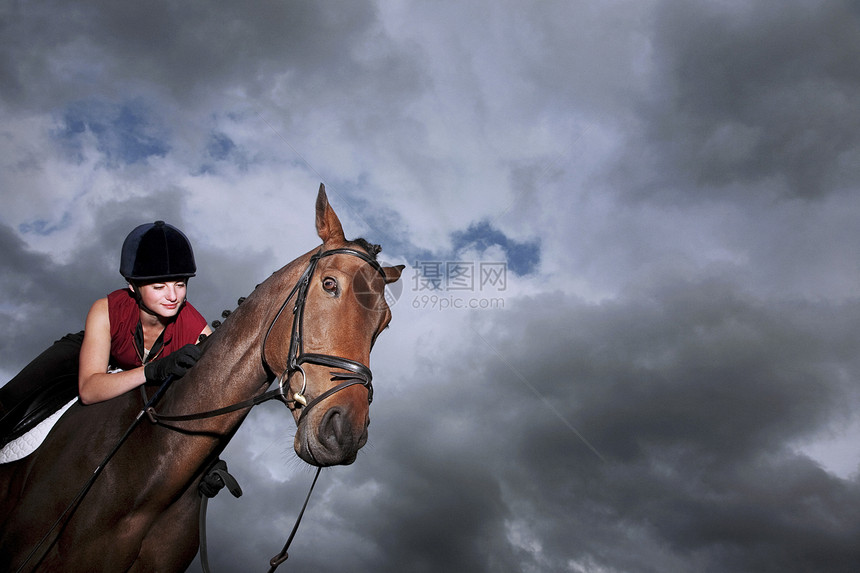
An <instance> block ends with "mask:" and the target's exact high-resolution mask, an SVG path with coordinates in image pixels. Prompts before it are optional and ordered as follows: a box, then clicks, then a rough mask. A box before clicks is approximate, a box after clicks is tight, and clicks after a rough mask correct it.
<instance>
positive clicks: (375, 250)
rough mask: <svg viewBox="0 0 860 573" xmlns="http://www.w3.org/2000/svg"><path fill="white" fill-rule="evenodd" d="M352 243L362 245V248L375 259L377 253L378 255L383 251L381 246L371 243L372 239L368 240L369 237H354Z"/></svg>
mask: <svg viewBox="0 0 860 573" xmlns="http://www.w3.org/2000/svg"><path fill="white" fill-rule="evenodd" d="M350 243H354V244H356V245H358V246H359V247H361V248H362V249H364V250H365V251H367V254H368V255H370V256H371V257H372V258H373V260H374V261H375V260H376V255H378V254H379V253H380V252H382V247H381V246H379V245H375V244H373V243H371V242H370V241H368V240H367V239H364V238H362V237H359V238H357V239H353V240H352V241H350Z"/></svg>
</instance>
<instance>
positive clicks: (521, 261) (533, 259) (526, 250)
mask: <svg viewBox="0 0 860 573" xmlns="http://www.w3.org/2000/svg"><path fill="white" fill-rule="evenodd" d="M451 241H452V244H453V247H454V252H455V253H456V252H461V251H465V250H470V249H471V250H475V251H477V252H479V253H482V252H484V251H486V250H487V249H489V248H491V247H494V246H496V247H498V248H500V249H501V250H502V252H503V253H505V257H506V258H507V261H506V262H507V267H508V269H509V270H511V271H512V272H514V273H516V274H518V275H520V276H522V275H527V274H529V273H531V272H533V271H534V270H535V269H536V268H537V265H538V263H540V241H538V240H534V241H522V242H521V241H515V240H513V239H511V238H510V237H508V236H507V235H505V234H504V233H503V232H502V231H500V230H499V229H497V228H495V227H494V226H493V225H492V224H490V223H489V222H488V221H479V222H477V223H472V224H471V225H469V228H468V229H466V230H465V231H455V232H454V233H452V234H451Z"/></svg>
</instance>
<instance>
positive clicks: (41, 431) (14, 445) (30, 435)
mask: <svg viewBox="0 0 860 573" xmlns="http://www.w3.org/2000/svg"><path fill="white" fill-rule="evenodd" d="M77 401H78V399H77V397H75V398H74V399H73V400H69V403H68V404H66V405H65V406H63V407H62V408H60V409H59V410H57V411H56V412H55V413H54V414H52V415H51V416H50V417H48V418H45V419H44V420H42V421H41V422H39V425H37V426H36V427H34V428H33V429H32V430H30V431H29V432H27V433H26V434H24V435H23V436H19V437H17V438H15V439H14V440H12V441H11V442H9V443H8V444H6V445H5V446H3V449H0V464H5V463H8V462H14V461H15V460H20V459H21V458H23V457H25V456H28V455H30V454H32V453H33V452H34V451H36V448H38V447H39V446H40V445H41V444H42V442H44V441H45V437H46V436H47V435H48V432H50V431H51V428H53V427H54V424H56V423H57V420H59V419H60V416H62V415H63V413H64V412H65V411H66V410H68V409H69V407H70V406H71V405H72V404H74V403H75V402H77Z"/></svg>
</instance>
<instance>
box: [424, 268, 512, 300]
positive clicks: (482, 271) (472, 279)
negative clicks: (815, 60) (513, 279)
mask: <svg viewBox="0 0 860 573" xmlns="http://www.w3.org/2000/svg"><path fill="white" fill-rule="evenodd" d="M507 281H508V267H507V263H506V262H495V261H489V262H488V261H416V262H415V265H414V266H413V267H412V277H411V287H412V301H411V304H412V308H416V309H429V310H440V311H441V310H449V309H451V310H460V309H464V310H487V309H501V308H504V307H505V299H504V298H503V297H502V296H500V293H503V292H505V291H506V290H507V288H508V282H507ZM470 293H471V294H470ZM494 295H495V296H494Z"/></svg>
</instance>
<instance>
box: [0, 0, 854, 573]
mask: <svg viewBox="0 0 860 573" xmlns="http://www.w3.org/2000/svg"><path fill="white" fill-rule="evenodd" d="M0 29H2V33H0V193H2V203H3V206H2V209H0V268H2V273H0V292H2V297H0V325H2V329H0V375H2V376H0V379H2V380H3V381H5V380H7V379H8V378H10V377H11V376H13V375H14V374H15V373H16V372H17V371H18V369H20V368H21V367H22V366H23V365H24V364H26V362H27V361H29V360H30V359H31V358H32V357H34V356H36V355H37V354H38V353H39V352H40V351H41V350H42V349H44V348H45V347H46V346H47V345H48V344H50V343H51V342H52V341H53V340H55V339H56V338H59V337H60V336H61V335H63V334H65V333H66V332H70V331H77V330H80V329H81V328H82V327H83V320H84V317H85V315H86V312H87V309H88V308H89V306H90V304H92V302H93V300H95V299H96V298H99V297H101V296H104V295H105V294H106V293H107V292H109V291H111V290H114V289H115V288H120V287H122V286H123V282H122V279H121V277H120V276H119V274H118V272H117V269H118V265H119V261H118V259H119V248H120V245H121V242H122V240H123V238H124V237H125V235H126V234H127V233H128V231H130V230H131V229H132V228H133V227H134V226H136V225H138V224H140V223H143V222H151V221H153V220H155V219H164V220H166V221H167V222H169V223H172V224H174V225H176V226H178V227H179V228H181V229H182V230H183V231H185V232H186V234H187V235H188V236H189V237H190V238H191V240H192V242H193V244H194V247H195V252H196V254H197V260H198V267H199V271H198V276H197V277H196V278H195V279H193V280H192V281H191V283H190V296H189V298H190V300H191V301H192V302H193V303H194V304H195V306H197V307H198V308H199V309H200V310H201V311H202V312H203V313H204V315H205V316H206V317H207V318H208V319H209V320H214V319H218V318H220V314H221V311H222V310H223V309H227V308H233V307H234V306H235V304H236V299H237V298H238V297H240V296H244V295H246V294H248V293H249V292H250V291H251V290H252V289H253V288H254V286H255V285H256V284H257V283H259V282H261V281H262V280H263V279H265V278H266V277H267V276H268V275H269V274H270V273H271V272H273V271H274V270H276V269H278V268H279V267H281V266H283V265H284V264H286V263H287V262H289V261H290V260H292V259H293V258H295V257H296V256H298V255H299V254H301V253H304V252H306V251H308V250H310V249H311V248H313V247H314V246H315V245H316V244H317V242H318V241H317V239H316V236H315V231H314V226H313V209H314V198H315V195H316V191H317V187H318V186H319V183H320V182H324V183H325V184H326V187H327V189H328V192H329V199H330V201H331V203H332V205H333V206H334V208H335V210H336V211H337V212H338V214H339V215H340V218H341V220H342V222H343V224H344V228H345V231H346V233H347V236H350V237H357V236H363V237H366V238H367V239H369V240H370V241H372V242H375V243H380V244H382V246H383V253H382V255H381V256H382V258H383V259H384V260H385V261H386V262H388V263H390V264H405V265H407V269H406V271H404V274H403V280H402V282H401V283H400V284H399V288H397V289H395V290H394V291H392V293H391V296H392V300H394V299H396V302H394V304H393V305H392V310H393V313H394V319H393V321H392V324H391V328H390V330H389V331H387V332H385V333H384V334H383V335H382V336H381V337H380V338H379V340H378V342H377V345H376V347H375V349H374V352H373V356H372V367H373V371H374V384H375V388H376V393H375V396H374V402H373V406H372V409H371V418H372V424H371V426H370V441H369V443H368V445H367V446H366V447H365V448H364V449H363V450H362V452H361V453H360V455H359V457H358V460H357V461H356V462H355V464H353V465H351V466H348V467H338V468H330V469H326V470H324V471H323V472H322V474H321V477H320V482H319V484H318V486H317V491H316V492H315V494H314V497H313V498H312V500H311V502H310V506H309V509H308V511H307V514H306V516H305V520H304V522H303V525H302V527H301V529H300V530H299V533H298V535H297V537H296V540H295V541H294V542H293V546H292V549H291V551H290V555H291V556H290V559H289V561H288V562H287V563H286V565H285V566H284V567H285V568H286V569H288V570H296V571H302V570H314V571H368V572H370V571H373V572H379V573H389V572H390V573H400V572H403V571H410V572H429V571H456V572H488V573H496V572H544V571H552V572H555V571H570V572H575V573H597V572H601V573H605V572H611V573H615V572H627V571H635V572H640V571H641V572H664V571H703V572H723V571H726V572H728V571H731V572H768V571H779V572H785V571H832V572H838V571H857V570H860V549H858V544H857V539H858V538H860V518H858V516H860V482H858V479H860V477H858V476H859V475H860V474H858V471H860V452H858V446H857V444H858V440H860V414H858V406H860V391H858V390H860V384H858V381H859V380H860V358H858V353H857V349H858V348H860V288H858V285H860V256H858V249H857V245H858V244H860V225H858V223H857V222H858V220H860V195H859V194H858V190H860V189H858V185H860V113H858V110H860V9H858V5H857V4H856V3H855V2H850V1H848V0H845V1H838V0H812V1H809V0H786V1H783V2H771V3H765V2H743V1H731V0H725V1H722V0H721V1H712V2H687V1H682V0H644V1H638V0H637V1H624V0H610V1H606V2H596V1H566V2H564V1H550V0H547V1H541V2H537V1H532V2H521V1H511V0H494V1H492V2H489V1H483V0H478V1H459V2H449V1H441V2H420V1H403V2H372V1H364V0H358V1H350V2H346V1H344V2H307V1H274V0H268V1H260V2H256V1H251V2H241V3H239V2H229V1H224V0H219V1H209V2H163V1H154V2H138V3H133V2H114V1H101V2H95V1H94V2H76V1H63V2H49V1H16V0H7V1H6V2H4V3H3V4H2V7H0ZM294 431H295V430H294V424H293V422H292V421H291V420H290V419H289V418H288V417H287V415H286V412H285V410H284V409H283V406H280V405H277V404H266V405H263V406H260V407H259V408H257V409H256V410H255V411H254V412H252V414H251V415H250V416H249V417H248V419H247V420H246V422H245V424H244V425H243V426H242V428H241V429H240V431H239V432H238V433H237V435H236V436H235V438H234V440H233V442H232V443H231V444H230V446H229V447H228V448H227V450H226V452H225V454H224V456H223V458H224V459H225V460H226V461H227V463H228V465H229V467H230V470H231V472H232V473H233V474H234V475H235V476H236V477H237V479H238V480H239V482H240V484H241V486H242V487H243V489H244V492H245V494H244V495H243V497H242V498H240V499H238V500H236V499H233V498H232V497H230V496H229V494H227V493H226V492H223V493H222V494H221V495H219V496H218V497H217V498H215V499H214V500H212V502H211V503H210V523H209V533H210V548H211V556H210V560H211V563H212V566H213V568H214V570H215V571H222V572H223V571H237V572H238V571H246V570H249V569H252V570H253V569H255V568H256V569H260V570H262V569H263V568H265V567H266V566H267V565H266V563H267V561H268V559H269V557H271V556H272V555H274V554H275V553H277V551H278V550H279V549H280V547H281V545H282V544H283V541H284V538H285V537H286V535H287V534H288V533H289V529H290V527H291V526H292V523H293V520H294V519H295V516H296V514H297V512H298V510H299V508H300V507H301V503H302V501H303V499H304V495H305V493H306V491H307V487H308V486H309V485H310V482H311V479H312V477H313V471H312V469H311V468H310V467H309V466H306V465H305V464H304V463H303V462H301V461H300V460H298V459H297V458H296V457H295V455H294V453H293V452H292V439H293V435H294ZM196 567H197V565H196V564H195V565H193V566H192V570H194V568H196Z"/></svg>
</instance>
